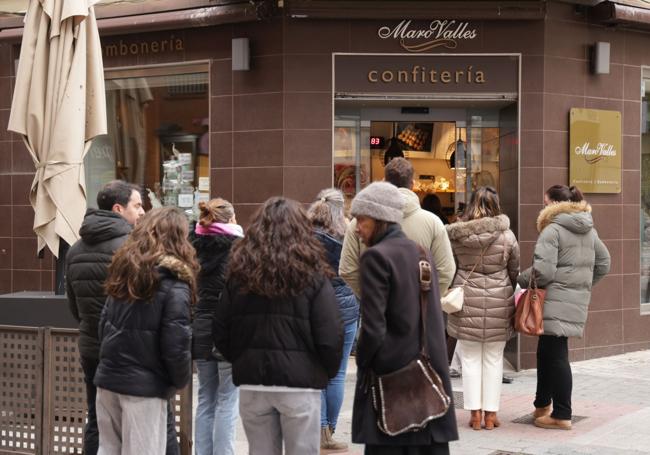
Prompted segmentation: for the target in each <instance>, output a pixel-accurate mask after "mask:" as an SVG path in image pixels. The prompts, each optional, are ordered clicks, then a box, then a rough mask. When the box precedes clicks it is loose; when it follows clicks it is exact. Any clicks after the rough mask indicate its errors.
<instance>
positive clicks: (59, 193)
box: [9, 0, 106, 257]
mask: <svg viewBox="0 0 650 455" xmlns="http://www.w3.org/2000/svg"><path fill="white" fill-rule="evenodd" d="M97 1H98V0H31V1H30V4H29V9H28V11H27V15H26V16H25V28H24V33H23V39H22V46H21V49H20V60H19V63H18V71H17V74H16V87H15V89H14V97H13V101H12V105H11V116H10V117H9V130H11V131H14V132H16V133H18V134H21V135H22V136H23V139H24V141H25V144H26V145H27V149H28V150H29V153H30V154H31V156H32V159H33V160H34V165H35V167H36V175H35V176H34V181H33V182H32V186H31V190H30V193H29V200H30V202H31V204H32V207H33V208H34V232H35V233H36V234H37V236H38V251H41V250H42V249H43V248H44V247H45V246H46V245H47V247H48V248H49V249H50V251H51V252H52V253H53V254H54V255H55V256H57V257H58V254H59V242H60V239H63V240H64V241H65V242H67V243H68V244H70V245H71V244H73V243H74V242H75V241H76V240H77V239H78V238H79V228H80V227H81V223H82V221H83V217H84V213H85V210H86V188H85V181H84V166H83V159H84V156H85V154H86V153H87V151H88V148H89V147H90V141H91V139H92V138H94V137H95V136H98V135H100V134H106V101H105V94H104V71H103V65H102V54H101V46H100V41H99V33H98V31H97V23H96V21H95V14H94V11H93V5H94V4H95V3H97Z"/></svg>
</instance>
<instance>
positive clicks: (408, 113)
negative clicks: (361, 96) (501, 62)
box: [333, 99, 519, 233]
mask: <svg viewBox="0 0 650 455" xmlns="http://www.w3.org/2000/svg"><path fill="white" fill-rule="evenodd" d="M517 118H518V115H517V103H516V102H515V101H506V100H489V101H469V100H466V101H463V100H454V101H449V100H446V101H442V100H429V101H421V100H420V101H411V102H409V101H404V100H398V99H395V100H391V99H382V100H355V99H341V100H336V102H335V118H334V140H333V144H334V151H333V163H334V169H333V173H334V175H333V177H334V185H335V186H336V187H338V188H340V189H341V190H342V191H343V193H344V194H345V195H346V199H347V200H348V201H350V200H351V199H352V198H353V197H354V195H355V194H356V193H357V192H358V191H359V190H360V189H361V188H363V187H365V186H366V185H367V184H369V183H371V182H373V181H378V180H382V179H383V178H384V166H385V158H386V155H387V154H391V153H392V152H394V150H395V147H397V148H398V149H399V150H401V151H402V153H403V154H404V156H405V157H406V158H407V159H408V160H409V161H411V163H412V164H413V168H414V171H415V181H414V187H413V191H414V192H415V193H416V194H417V195H418V196H419V198H420V202H421V203H422V202H425V203H427V202H428V201H431V200H432V199H437V200H438V201H439V202H440V205H441V208H442V212H441V214H439V216H440V218H441V219H443V222H453V221H455V219H456V217H457V216H458V215H459V214H460V213H462V210H463V209H464V207H465V204H466V203H467V202H468V201H469V197H470V195H471V192H472V191H474V190H475V189H476V188H478V187H480V186H491V187H494V188H495V189H496V190H497V192H498V193H499V196H500V199H501V203H502V208H503V211H504V212H505V213H506V214H507V215H508V216H509V218H510V220H511V227H512V229H513V231H514V232H515V233H516V232H517V230H518V226H517V218H518V216H517V215H518V213H517V212H518V200H517V199H518V193H519V192H518V188H519V182H518V146H517V145H518V130H517ZM425 200H426V201H425Z"/></svg>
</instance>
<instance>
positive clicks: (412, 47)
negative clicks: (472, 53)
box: [377, 19, 477, 52]
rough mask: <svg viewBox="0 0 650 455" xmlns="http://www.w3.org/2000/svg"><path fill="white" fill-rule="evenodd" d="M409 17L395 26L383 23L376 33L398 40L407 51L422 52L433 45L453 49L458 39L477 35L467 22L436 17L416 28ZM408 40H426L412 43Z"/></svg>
mask: <svg viewBox="0 0 650 455" xmlns="http://www.w3.org/2000/svg"><path fill="white" fill-rule="evenodd" d="M411 22H412V21H411V20H410V19H404V20H402V22H400V23H399V24H397V25H396V26H395V27H389V26H387V25H384V26H382V27H379V29H378V30H377V35H378V36H379V38H381V39H395V40H399V43H400V46H402V47H403V48H404V49H406V50H407V51H409V52H424V51H428V50H429V49H433V48H435V47H446V48H447V49H455V48H456V47H457V46H458V41H460V40H473V39H474V38H476V36H477V32H476V29H475V28H470V26H469V22H458V21H455V20H446V19H442V20H441V19H436V20H433V21H431V22H430V23H429V24H428V26H427V27H426V28H416V27H413V26H412V25H411ZM408 40H427V41H424V42H420V43H412V42H409V41H408Z"/></svg>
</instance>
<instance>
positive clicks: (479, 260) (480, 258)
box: [460, 245, 490, 287]
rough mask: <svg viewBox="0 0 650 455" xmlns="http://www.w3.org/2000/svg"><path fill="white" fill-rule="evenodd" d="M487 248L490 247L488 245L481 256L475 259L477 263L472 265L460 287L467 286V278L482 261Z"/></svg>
mask: <svg viewBox="0 0 650 455" xmlns="http://www.w3.org/2000/svg"><path fill="white" fill-rule="evenodd" d="M489 247H490V245H488V246H486V247H485V248H483V251H481V255H480V256H479V257H478V259H477V261H476V264H474V267H472V270H470V272H469V274H468V275H467V277H466V278H465V280H464V281H463V284H461V285H460V286H461V287H464V286H465V285H466V284H467V282H468V281H469V277H471V276H472V273H474V270H476V267H478V264H479V263H480V262H481V260H482V259H483V255H484V254H485V252H486V251H487V249H488V248H489Z"/></svg>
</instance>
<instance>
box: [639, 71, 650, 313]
mask: <svg viewBox="0 0 650 455" xmlns="http://www.w3.org/2000/svg"><path fill="white" fill-rule="evenodd" d="M642 75H643V77H642V79H641V310H642V312H643V313H650V104H649V102H650V68H643V69H642Z"/></svg>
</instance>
